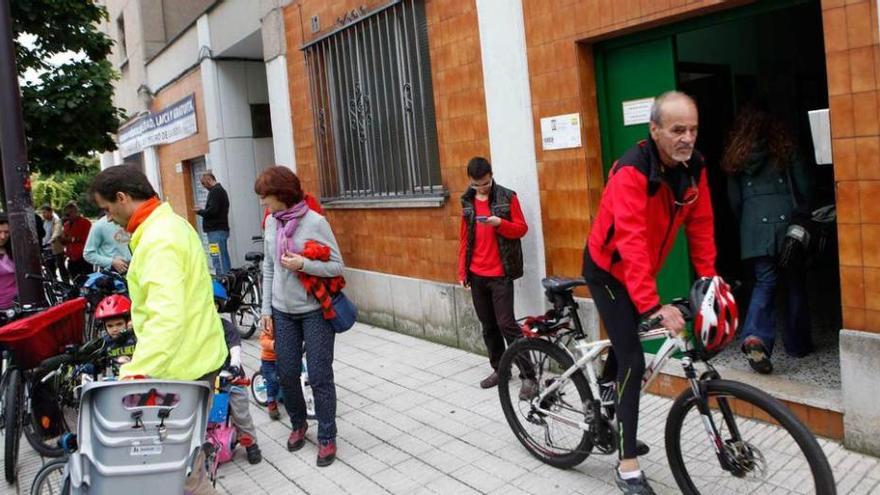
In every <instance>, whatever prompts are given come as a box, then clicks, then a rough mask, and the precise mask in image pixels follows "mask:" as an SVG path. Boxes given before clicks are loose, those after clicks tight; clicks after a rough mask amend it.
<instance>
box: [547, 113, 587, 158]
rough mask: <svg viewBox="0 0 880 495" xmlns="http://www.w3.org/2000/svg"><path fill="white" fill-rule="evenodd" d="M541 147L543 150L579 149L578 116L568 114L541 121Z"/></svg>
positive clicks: (579, 125)
mask: <svg viewBox="0 0 880 495" xmlns="http://www.w3.org/2000/svg"><path fill="white" fill-rule="evenodd" d="M541 146H542V148H543V149H545V150H562V149H566V148H580V146H581V116H580V114H577V113H569V114H565V115H556V116H554V117H545V118H543V119H541Z"/></svg>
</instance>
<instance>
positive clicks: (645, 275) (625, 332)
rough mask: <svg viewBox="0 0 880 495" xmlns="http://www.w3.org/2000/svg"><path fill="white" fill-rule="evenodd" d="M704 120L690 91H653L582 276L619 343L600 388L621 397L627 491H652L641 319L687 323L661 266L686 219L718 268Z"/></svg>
mask: <svg viewBox="0 0 880 495" xmlns="http://www.w3.org/2000/svg"><path fill="white" fill-rule="evenodd" d="M697 121H698V116H697V106H696V104H695V103H694V101H693V100H692V99H691V98H690V97H689V96H687V95H685V94H684V93H679V92H675V91H673V92H669V93H664V94H662V95H660V96H659V97H658V98H657V99H656V100H655V101H654V106H653V108H652V109H651V122H650V136H649V137H648V139H646V140H644V141H641V142H639V143H638V144H636V145H635V146H634V147H632V148H631V149H630V150H629V151H627V152H626V153H624V155H623V156H622V157H621V158H620V159H618V160H617V161H616V162H615V163H614V166H613V167H612V168H611V172H610V174H609V177H608V182H607V184H606V185H605V191H604V193H603V194H602V200H601V202H600V203H599V212H598V214H597V215H596V218H595V219H594V221H593V226H592V230H591V231H590V235H589V237H588V239H587V247H586V249H585V250H584V279H586V281H587V285H588V286H589V288H590V294H591V296H592V297H593V301H594V302H595V303H596V308H597V309H598V311H599V315H600V317H601V318H602V322H603V323H604V324H605V329H606V330H607V332H608V336H609V338H610V339H611V344H612V348H613V351H612V353H611V355H610V356H609V359H608V363H607V365H606V367H605V374H604V377H603V378H604V379H605V380H606V381H605V383H603V384H602V389H603V390H602V395H603V396H605V395H606V394H608V395H609V396H611V394H613V396H614V397H616V399H617V404H616V410H617V422H618V424H617V427H618V430H617V431H618V432H619V438H618V443H619V445H618V453H619V456H620V465H619V466H618V469H617V470H616V472H615V474H616V476H615V477H616V480H617V485H618V487H619V488H620V489H621V490H622V491H623V492H624V493H633V494H653V493H654V492H653V491H652V490H651V487H650V486H649V485H648V482H647V480H646V479H645V476H644V474H642V472H641V469H640V468H639V463H638V459H637V455H642V454H644V453H646V452H647V446H645V445H644V444H641V445H639V444H637V441H636V432H637V427H638V415H639V395H640V386H641V378H642V375H643V374H644V371H645V357H644V354H643V353H642V347H641V344H640V342H639V337H638V327H639V323H640V322H642V321H644V320H647V319H651V318H655V317H661V318H662V321H663V325H664V326H665V327H666V328H668V329H669V330H671V331H673V332H676V333H677V332H680V331H681V330H682V329H683V328H684V326H685V322H684V318H683V317H682V314H681V312H680V311H679V310H678V309H676V308H675V307H674V306H671V305H668V304H667V305H661V304H660V296H659V295H658V293H657V274H658V273H659V272H660V269H661V268H662V267H663V261H664V260H665V258H666V255H667V254H668V253H669V250H670V249H671V248H672V244H673V243H674V241H675V237H676V234H677V233H678V230H679V228H680V227H681V226H682V225H684V227H685V232H686V233H687V238H688V247H689V250H690V256H691V261H692V262H693V265H694V268H696V271H697V275H698V276H700V277H711V276H714V275H715V236H714V226H713V217H712V200H711V198H710V196H709V186H708V181H707V177H706V171H705V170H704V169H705V163H704V161H703V156H702V155H701V154H700V153H699V152H698V151H696V150H695V149H694V143H695V142H696V140H697ZM615 389H616V393H614V391H615Z"/></svg>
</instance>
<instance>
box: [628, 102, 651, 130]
mask: <svg viewBox="0 0 880 495" xmlns="http://www.w3.org/2000/svg"><path fill="white" fill-rule="evenodd" d="M622 105H623V125H624V126H629V125H639V124H647V123H648V122H650V121H651V106H653V105H654V98H641V99H638V100H629V101H625V102H623V104H622Z"/></svg>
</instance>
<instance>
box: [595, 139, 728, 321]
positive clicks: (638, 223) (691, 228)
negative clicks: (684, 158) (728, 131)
mask: <svg viewBox="0 0 880 495" xmlns="http://www.w3.org/2000/svg"><path fill="white" fill-rule="evenodd" d="M679 167H681V165H680V166H679ZM704 168H705V164H704V161H703V157H702V155H701V154H700V153H699V152H697V151H694V155H693V157H692V158H691V160H690V161H689V162H688V166H687V168H680V169H679V170H677V171H673V172H671V173H670V172H667V174H668V175H674V176H675V177H676V179H679V180H678V181H672V180H670V179H669V178H668V177H667V178H664V176H663V173H664V172H663V168H662V166H661V164H660V159H659V156H658V154H657V149H656V145H655V144H654V142H653V141H652V140H651V139H648V140H645V141H641V142H639V143H638V144H637V145H636V146H634V147H633V148H631V149H630V150H629V151H627V152H626V153H625V154H624V155H623V156H622V157H621V158H620V159H619V160H617V161H616V162H615V163H614V166H613V167H612V169H611V172H610V174H609V177H608V182H607V184H606V185H605V191H604V192H603V193H602V200H601V202H600V203H599V213H598V214H597V215H596V218H595V219H594V220H593V226H592V229H591V230H590V235H589V237H588V238H587V248H588V249H589V253H590V257H591V258H592V259H593V262H594V263H595V264H596V266H598V267H599V268H601V269H602V270H605V271H606V272H609V273H611V275H613V276H614V278H616V279H617V280H619V281H620V282H621V283H623V285H624V286H625V287H626V289H627V292H628V293H629V296H630V298H631V299H632V301H633V303H634V304H635V306H636V309H637V310H638V312H639V314H641V315H646V314H649V313H652V312H653V311H655V310H656V309H659V306H660V296H659V295H658V293H657V274H658V273H659V272H660V269H661V268H662V267H663V262H664V261H665V260H666V256H667V255H668V254H669V251H670V249H672V245H673V243H674V241H675V237H676V234H677V233H678V229H679V228H680V227H681V226H682V225H684V227H685V232H686V234H687V238H688V249H689V251H690V257H691V262H692V263H693V265H694V268H695V269H696V271H697V276H699V277H711V276H714V275H715V256H716V250H715V229H714V220H713V214H712V199H711V197H710V195H709V185H708V181H707V179H706V173H704ZM670 182H672V183H676V182H678V183H680V184H681V187H677V189H678V191H673V188H672V187H671V186H670ZM682 296H683V297H684V296H686V294H682Z"/></svg>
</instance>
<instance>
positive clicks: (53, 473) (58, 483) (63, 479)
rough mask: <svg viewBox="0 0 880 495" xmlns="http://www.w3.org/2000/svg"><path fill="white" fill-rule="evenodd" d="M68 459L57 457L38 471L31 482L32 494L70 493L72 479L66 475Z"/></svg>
mask: <svg viewBox="0 0 880 495" xmlns="http://www.w3.org/2000/svg"><path fill="white" fill-rule="evenodd" d="M65 466H67V459H55V460H53V461H52V462H49V463H46V464H44V465H43V467H42V468H40V470H39V471H38V472H37V476H36V477H35V478H34V482H33V483H32V484H31V495H56V494H67V493H70V484H69V483H70V480H69V479H68V478H67V476H65V475H64V467H65Z"/></svg>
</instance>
